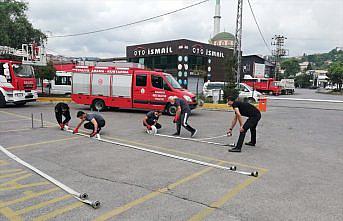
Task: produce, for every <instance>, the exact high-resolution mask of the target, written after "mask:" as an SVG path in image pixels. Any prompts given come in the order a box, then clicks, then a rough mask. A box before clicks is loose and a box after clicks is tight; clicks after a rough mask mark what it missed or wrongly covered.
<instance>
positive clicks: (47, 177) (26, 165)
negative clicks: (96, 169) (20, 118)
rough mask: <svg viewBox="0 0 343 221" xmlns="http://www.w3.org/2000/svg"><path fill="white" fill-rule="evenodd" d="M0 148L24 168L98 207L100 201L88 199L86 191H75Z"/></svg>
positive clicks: (84, 201) (82, 200) (78, 198)
mask: <svg viewBox="0 0 343 221" xmlns="http://www.w3.org/2000/svg"><path fill="white" fill-rule="evenodd" d="M0 150H1V151H2V152H3V153H4V154H6V155H7V156H8V157H9V158H11V159H13V160H15V161H17V162H18V163H20V164H21V165H23V166H25V167H26V168H28V169H30V170H32V171H33V172H35V173H37V174H38V175H40V176H42V177H43V178H45V179H47V180H48V181H50V182H51V183H53V184H55V185H56V186H58V187H59V188H61V189H62V190H64V191H65V192H67V193H69V194H70V195H72V196H73V197H74V198H76V199H77V200H79V201H81V202H83V203H85V204H88V205H90V206H92V207H93V208H94V209H97V208H99V207H100V202H99V201H90V200H88V199H87V198H88V194H87V193H79V192H76V191H75V190H73V189H71V188H70V187H68V186H66V185H64V184H63V183H61V182H59V181H58V180H55V179H54V178H52V177H51V176H49V175H47V174H45V173H44V172H42V171H40V170H39V169H37V168H35V167H34V166H32V165H30V164H28V163H26V162H25V161H23V160H22V159H20V158H19V157H17V156H16V155H14V154H12V153H11V152H9V151H8V150H6V149H5V148H4V147H2V146H0Z"/></svg>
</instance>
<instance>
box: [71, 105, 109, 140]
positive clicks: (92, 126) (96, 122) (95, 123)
mask: <svg viewBox="0 0 343 221" xmlns="http://www.w3.org/2000/svg"><path fill="white" fill-rule="evenodd" d="M76 117H77V118H79V119H80V120H81V121H80V123H79V124H78V125H77V127H76V128H75V129H74V131H73V133H78V132H79V128H80V127H81V125H82V124H83V123H84V122H85V121H88V122H87V123H85V126H84V127H85V128H86V129H88V130H92V133H91V134H90V137H94V136H95V135H97V134H99V133H100V131H101V128H102V127H104V126H105V119H104V118H103V117H102V116H101V115H99V114H86V113H85V112H83V111H79V112H77V115H76Z"/></svg>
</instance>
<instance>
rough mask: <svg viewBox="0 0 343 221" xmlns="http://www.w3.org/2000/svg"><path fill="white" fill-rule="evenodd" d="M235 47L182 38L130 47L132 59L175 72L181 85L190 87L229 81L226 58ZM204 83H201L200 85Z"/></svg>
mask: <svg viewBox="0 0 343 221" xmlns="http://www.w3.org/2000/svg"><path fill="white" fill-rule="evenodd" d="M232 55H233V50H230V49H228V48H223V47H218V46H215V45H211V44H205V43H201V42H196V41H191V40H187V39H179V40H173V41H164V42H156V43H149V44H141V45H132V46H127V47H126V57H127V60H128V61H129V62H135V63H140V64H143V65H145V67H147V68H150V69H158V70H161V71H164V72H168V73H170V74H172V75H173V76H174V77H175V78H176V79H177V81H178V82H179V83H180V85H181V86H182V87H184V88H188V89H189V90H190V91H193V92H194V90H195V88H194V87H195V85H198V89H199V88H202V87H201V85H202V84H203V82H205V81H207V80H211V81H225V80H226V75H227V71H226V70H227V67H226V62H225V61H226V59H228V58H229V57H232ZM199 85H200V86H199Z"/></svg>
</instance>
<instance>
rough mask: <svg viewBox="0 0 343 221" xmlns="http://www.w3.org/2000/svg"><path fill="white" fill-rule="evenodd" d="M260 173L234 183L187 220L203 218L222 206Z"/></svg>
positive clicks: (195, 220) (197, 220)
mask: <svg viewBox="0 0 343 221" xmlns="http://www.w3.org/2000/svg"><path fill="white" fill-rule="evenodd" d="M262 174H264V173H262ZM262 174H260V175H259V176H258V177H250V178H248V179H246V180H245V181H244V182H242V183H240V184H238V185H236V186H235V187H234V188H230V189H229V191H228V192H227V193H226V194H225V195H224V196H222V197H221V198H220V199H218V200H216V201H214V202H213V203H211V204H210V207H206V208H205V209H203V210H201V211H200V212H199V213H197V214H195V215H193V216H192V217H191V218H190V219H189V220H188V221H200V220H203V219H204V218H206V217H207V216H208V215H210V214H211V213H213V212H214V211H215V210H216V209H218V208H220V207H222V206H223V205H224V204H225V203H226V202H228V201H229V200H231V199H232V198H233V197H235V196H236V195H237V194H238V193H239V192H240V191H242V190H243V189H245V188H246V187H248V186H249V185H250V184H252V183H253V182H254V181H256V180H257V179H259V178H260V177H261V176H262Z"/></svg>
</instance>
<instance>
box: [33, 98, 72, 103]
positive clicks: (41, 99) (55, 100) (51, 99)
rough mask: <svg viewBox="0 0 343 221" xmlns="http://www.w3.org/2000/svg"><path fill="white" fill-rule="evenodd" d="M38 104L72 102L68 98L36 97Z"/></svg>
mask: <svg viewBox="0 0 343 221" xmlns="http://www.w3.org/2000/svg"><path fill="white" fill-rule="evenodd" d="M37 101H38V102H50V103H58V102H65V103H70V102H72V100H71V98H70V97H38V99H37Z"/></svg>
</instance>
